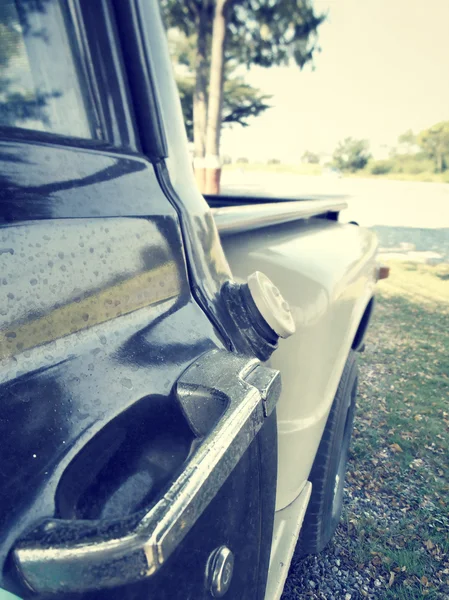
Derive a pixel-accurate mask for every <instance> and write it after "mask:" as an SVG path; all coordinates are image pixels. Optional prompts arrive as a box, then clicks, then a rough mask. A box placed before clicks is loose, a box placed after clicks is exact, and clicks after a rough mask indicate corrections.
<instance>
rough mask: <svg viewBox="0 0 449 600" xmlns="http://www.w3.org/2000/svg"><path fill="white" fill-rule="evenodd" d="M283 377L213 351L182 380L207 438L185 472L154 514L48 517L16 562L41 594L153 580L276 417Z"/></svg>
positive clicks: (184, 401)
mask: <svg viewBox="0 0 449 600" xmlns="http://www.w3.org/2000/svg"><path fill="white" fill-rule="evenodd" d="M280 389H281V382H280V373H279V371H276V370H274V369H270V368H268V367H266V366H264V365H262V364H261V363H260V362H259V361H258V360H257V359H249V358H248V357H242V356H238V355H235V354H231V353H229V352H226V351H218V350H214V351H212V352H209V353H207V354H204V355H203V356H201V357H200V358H199V359H198V360H197V361H196V362H194V363H193V364H192V365H191V366H190V367H189V368H188V369H187V370H186V371H185V372H184V373H183V374H182V375H181V377H180V378H179V380H178V382H177V386H176V395H177V399H178V402H179V404H180V406H181V408H182V410H183V412H184V414H185V416H186V418H187V420H188V422H189V424H190V426H191V428H192V430H193V432H194V433H195V434H196V435H197V436H198V437H201V438H202V441H201V443H199V445H198V447H197V449H196V450H195V452H194V453H193V454H192V456H191V457H190V458H189V460H188V461H187V462H186V464H185V467H184V470H183V471H182V473H181V474H180V475H179V476H178V477H177V478H176V479H175V480H174V481H173V482H172V483H171V484H170V486H169V488H168V489H167V491H166V493H165V494H164V495H163V496H162V497H160V498H159V500H158V501H157V502H156V503H155V504H154V505H153V506H152V507H150V508H149V509H147V510H145V511H142V512H140V513H136V514H134V515H131V516H128V517H126V518H124V519H116V520H113V521H112V520H110V521H104V520H98V521H88V520H82V521H81V520H78V521H76V520H75V521H70V520H62V519H47V520H45V521H43V522H41V523H40V524H38V525H37V526H36V528H34V529H33V530H32V531H30V532H29V533H28V534H27V535H25V536H24V537H23V538H21V539H20V540H19V541H18V542H17V543H16V545H15V547H14V550H13V556H14V560H15V563H16V565H17V568H18V570H19V573H20V574H21V576H22V577H23V579H24V580H25V582H26V584H27V585H28V587H29V588H31V589H32V590H34V591H35V592H38V593H57V592H59V593H61V592H83V591H88V590H93V589H104V588H111V587H114V586H117V585H124V584H129V583H134V582H137V581H140V580H142V579H145V578H147V577H150V576H152V575H153V574H154V573H156V572H157V571H158V570H159V569H160V568H161V567H162V566H163V565H164V563H165V562H166V561H167V559H168V557H169V556H170V555H171V553H172V552H173V551H174V549H175V548H176V547H177V546H178V545H179V544H180V543H181V542H182V540H183V539H184V537H185V536H186V534H187V533H188V532H189V530H190V529H191V528H192V526H193V525H194V524H195V522H196V521H197V520H198V518H199V517H200V516H201V514H202V513H203V512H204V510H205V509H206V508H207V506H208V505H209V503H210V502H211V500H212V499H213V498H214V497H215V495H216V494H217V492H218V490H219V489H220V488H221V486H222V485H223V484H224V482H225V481H226V479H227V477H228V476H229V474H230V473H231V471H232V470H233V468H234V467H235V466H236V464H237V463H238V461H239V459H240V458H241V457H242V456H243V454H244V453H245V451H246V450H247V448H248V446H249V445H250V443H251V442H252V440H253V439H254V438H255V436H256V434H257V432H258V431H259V430H260V428H261V427H262V425H263V423H264V419H265V417H267V416H269V414H270V413H271V412H272V410H273V408H274V406H275V404H276V401H277V399H278V397H279V394H280Z"/></svg>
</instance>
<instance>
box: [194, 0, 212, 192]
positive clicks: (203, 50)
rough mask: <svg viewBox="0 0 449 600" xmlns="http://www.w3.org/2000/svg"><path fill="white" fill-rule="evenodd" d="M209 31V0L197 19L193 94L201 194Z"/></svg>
mask: <svg viewBox="0 0 449 600" xmlns="http://www.w3.org/2000/svg"><path fill="white" fill-rule="evenodd" d="M207 29H208V0H203V2H202V3H201V6H200V8H199V14H198V19H197V31H198V33H197V43H196V61H195V91H194V94H193V147H194V163H193V164H194V168H195V177H196V180H197V183H198V187H199V188H200V191H201V192H204V188H205V166H204V158H205V155H206V128H207V76H208V63H207Z"/></svg>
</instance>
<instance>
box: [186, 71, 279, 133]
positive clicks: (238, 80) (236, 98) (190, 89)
mask: <svg viewBox="0 0 449 600" xmlns="http://www.w3.org/2000/svg"><path fill="white" fill-rule="evenodd" d="M176 82H177V84H178V91H179V96H180V99H181V106H182V112H183V115H184V123H185V126H186V130H187V137H188V139H189V141H192V139H193V93H194V89H195V78H194V75H193V74H190V73H188V74H187V75H183V76H181V75H178V76H177V77H176ZM270 97H271V96H267V95H265V94H262V93H261V92H260V91H259V90H258V89H257V88H254V87H252V86H251V85H249V84H248V83H245V82H244V80H243V78H242V77H239V76H234V77H230V78H229V79H228V80H227V81H226V82H225V84H224V100H223V115H222V122H223V124H224V125H235V124H238V125H241V126H242V127H247V126H248V125H249V123H248V119H249V118H250V117H257V116H258V115H260V114H261V113H262V112H264V111H265V110H267V109H268V108H270V105H269V104H268V103H267V101H268V100H269V99H270Z"/></svg>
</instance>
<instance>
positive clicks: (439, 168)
mask: <svg viewBox="0 0 449 600" xmlns="http://www.w3.org/2000/svg"><path fill="white" fill-rule="evenodd" d="M418 144H419V145H420V146H421V148H422V149H423V151H424V152H425V153H426V154H427V155H428V156H429V158H431V159H432V160H433V161H434V165H435V172H436V173H442V172H443V171H446V169H447V168H448V167H449V121H442V122H441V123H437V124H436V125H433V126H432V127H429V129H424V130H423V131H421V133H420V134H419V135H418Z"/></svg>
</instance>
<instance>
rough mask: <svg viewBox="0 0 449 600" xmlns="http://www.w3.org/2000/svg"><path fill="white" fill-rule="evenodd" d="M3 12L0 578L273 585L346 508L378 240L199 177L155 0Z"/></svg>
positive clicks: (70, 588) (230, 592)
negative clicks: (204, 185) (212, 191)
mask: <svg viewBox="0 0 449 600" xmlns="http://www.w3.org/2000/svg"><path fill="white" fill-rule="evenodd" d="M0 30H1V35H2V38H1V42H0V49H1V53H0V60H1V65H2V72H1V74H0V77H1V86H0V124H1V129H0V138H1V139H0V216H1V229H0V238H1V243H0V265H1V270H0V284H1V285H0V289H1V294H0V316H1V321H0V323H1V325H0V365H1V369H0V377H1V380H0V398H1V413H0V497H1V502H0V506H1V512H0V558H1V580H0V587H1V588H2V591H1V592H0V597H1V598H2V600H3V599H6V598H10V597H14V596H16V597H17V596H18V597H20V598H28V597H30V598H61V599H62V600H69V599H73V598H83V599H100V600H101V599H102V598H105V599H106V598H107V599H120V600H126V599H137V598H139V599H140V598H148V599H157V600H161V599H170V600H175V599H179V600H187V599H191V600H201V599H207V598H219V597H223V596H224V597H226V598H229V599H230V600H231V599H232V600H238V599H242V600H243V599H249V600H257V599H260V600H263V598H266V599H267V600H274V599H277V598H279V597H280V596H281V594H282V589H283V585H284V582H285V578H286V576H287V572H288V568H289V565H290V562H291V560H292V557H293V556H294V555H295V556H296V557H298V558H299V557H301V556H303V555H305V554H307V553H314V552H318V551H320V550H321V549H322V548H323V547H324V546H325V545H326V543H327V542H328V541H329V539H330V537H331V536H332V534H333V532H334V530H335V528H336V526H337V523H338V520H339V517H340V513H341V507H342V494H343V483H344V476H345V468H346V462H347V457H348V447H349V442H350V437H351V430H352V423H353V417H354V406H355V396H356V387H357V362H356V352H357V350H359V349H360V348H361V347H362V345H363V338H364V334H365V331H366V329H367V326H368V322H369V318H370V315H371V312H372V308H373V298H374V287H375V283H376V280H377V279H378V277H379V268H378V266H377V264H376V240H375V237H374V236H373V234H372V233H371V232H370V231H368V230H365V229H362V228H360V227H358V226H357V225H356V224H342V223H340V222H339V220H338V215H339V212H340V211H341V210H342V209H343V208H344V206H345V205H344V203H342V202H341V201H340V200H338V199H337V200H335V199H329V200H318V201H313V200H300V199H298V200H296V201H283V200H282V199H271V200H269V201H268V200H267V199H266V198H246V197H238V196H234V197H224V196H216V197H209V198H207V199H205V198H204V197H203V196H202V195H201V194H200V193H199V192H198V190H197V187H196V185H195V181H194V177H193V173H192V169H191V164H190V160H189V155H188V151H187V144H186V135H185V129H184V125H183V122H182V116H181V111H180V104H179V99H178V95H177V90H176V87H175V83H174V79H173V76H172V70H171V65H170V59H169V55H168V51H167V47H166V40H165V32H164V28H163V25H162V23H161V19H160V15H159V12H158V6H157V3H156V2H155V1H154V0H97V1H95V2H93V1H92V0H70V1H69V0H39V1H37V0H36V1H35V2H32V1H25V0H15V1H14V0H0ZM280 338H283V339H280ZM281 379H282V384H281Z"/></svg>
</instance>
